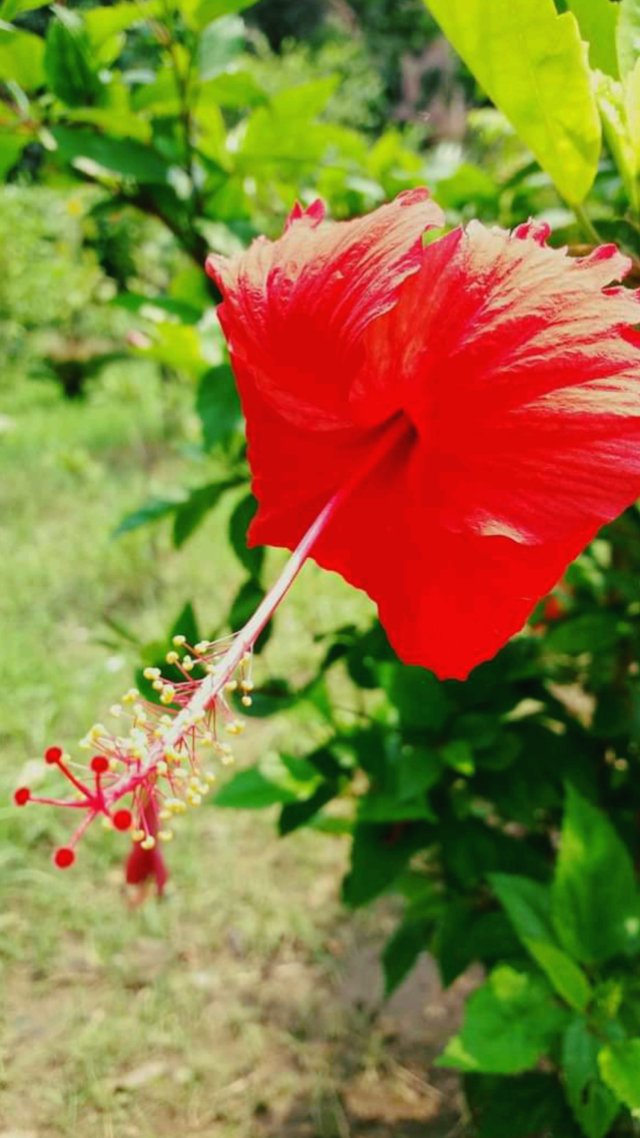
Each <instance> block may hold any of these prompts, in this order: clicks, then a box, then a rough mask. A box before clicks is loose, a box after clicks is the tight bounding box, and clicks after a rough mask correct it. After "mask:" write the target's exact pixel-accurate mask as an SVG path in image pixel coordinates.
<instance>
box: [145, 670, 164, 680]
mask: <svg viewBox="0 0 640 1138" xmlns="http://www.w3.org/2000/svg"><path fill="white" fill-rule="evenodd" d="M142 675H143V676H144V678H145V680H157V679H159V677H160V676H161V675H162V673H161V671H160V669H159V668H145V670H144V672H143V673H142Z"/></svg>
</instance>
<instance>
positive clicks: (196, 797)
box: [187, 793, 202, 806]
mask: <svg viewBox="0 0 640 1138" xmlns="http://www.w3.org/2000/svg"><path fill="white" fill-rule="evenodd" d="M187 802H188V803H189V805H190V806H199V805H200V803H201V802H202V795H200V794H193V793H189V794H187Z"/></svg>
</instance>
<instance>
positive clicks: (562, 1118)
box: [464, 1071, 578, 1138]
mask: <svg viewBox="0 0 640 1138" xmlns="http://www.w3.org/2000/svg"><path fill="white" fill-rule="evenodd" d="M464 1091H465V1098H466V1100H467V1102H468V1104H469V1107H470V1110H471V1113H472V1115H473V1120H474V1123H475V1127H474V1135H476V1127H477V1138H515V1135H517V1136H518V1138H541V1136H542V1135H544V1138H576V1136H577V1135H578V1131H577V1130H576V1129H575V1128H574V1127H573V1125H572V1119H571V1115H570V1114H569V1110H568V1107H567V1105H566V1103H565V1101H564V1095H563V1094H562V1091H561V1089H560V1085H559V1083H558V1081H557V1079H556V1078H555V1076H554V1075H547V1074H542V1073H541V1072H539V1071H535V1072H532V1073H531V1074H527V1075H520V1076H519V1077H517V1078H510V1079H509V1080H508V1081H505V1079H502V1078H496V1077H495V1076H493V1077H491V1076H487V1075H467V1076H466V1077H465V1080H464Z"/></svg>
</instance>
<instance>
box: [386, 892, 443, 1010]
mask: <svg viewBox="0 0 640 1138" xmlns="http://www.w3.org/2000/svg"><path fill="white" fill-rule="evenodd" d="M424 909H425V907H424V904H422V905H419V906H417V907H416V911H415V912H414V911H413V906H411V907H410V908H409V909H408V911H407V913H406V915H405V918H404V920H403V922H402V924H400V925H399V926H398V928H397V929H396V931H395V932H394V934H393V936H392V937H390V939H389V940H388V941H387V943H386V944H385V946H384V948H383V950H382V968H383V971H384V994H385V996H390V995H391V993H392V992H395V990H396V988H397V987H399V985H400V984H401V983H402V981H403V980H404V979H405V977H406V976H407V975H408V974H409V972H410V971H411V969H412V968H413V966H414V964H415V963H416V961H417V959H418V957H419V956H420V954H421V953H422V952H426V951H427V949H428V947H429V937H430V935H431V933H432V931H433V916H431V918H430V917H429V916H428V914H427V913H425V911H424Z"/></svg>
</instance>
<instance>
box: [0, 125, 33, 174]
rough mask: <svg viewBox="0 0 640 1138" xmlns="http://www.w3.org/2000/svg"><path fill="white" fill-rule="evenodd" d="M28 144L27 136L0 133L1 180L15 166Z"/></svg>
mask: <svg viewBox="0 0 640 1138" xmlns="http://www.w3.org/2000/svg"><path fill="white" fill-rule="evenodd" d="M28 142H29V136H28V135H27V134H10V133H9V132H6V133H5V132H4V131H3V132H2V133H0V178H4V176H5V174H8V173H9V170H11V169H12V167H13V166H15V164H16V162H17V161H18V158H19V157H20V155H21V154H22V151H23V150H24V148H25V146H26V145H27V143H28Z"/></svg>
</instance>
